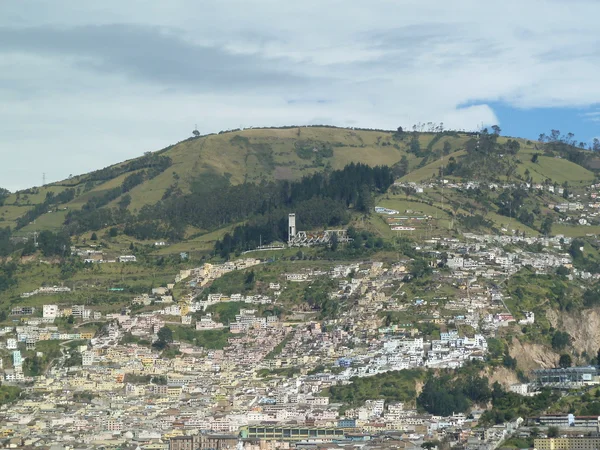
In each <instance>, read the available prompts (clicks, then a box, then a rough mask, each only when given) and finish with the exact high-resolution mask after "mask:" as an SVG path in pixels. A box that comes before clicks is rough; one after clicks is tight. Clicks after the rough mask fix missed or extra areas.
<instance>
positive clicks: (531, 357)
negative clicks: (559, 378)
mask: <svg viewBox="0 0 600 450" xmlns="http://www.w3.org/2000/svg"><path fill="white" fill-rule="evenodd" d="M510 356H512V357H513V358H516V359H517V366H518V368H519V369H521V370H522V371H523V372H525V373H528V372H529V371H531V370H533V369H538V368H548V367H556V364H557V362H558V357H559V356H558V354H557V353H556V352H554V351H553V350H552V348H550V347H546V346H545V345H541V344H534V343H531V342H521V341H519V340H518V339H517V338H513V339H512V341H511V342H510Z"/></svg>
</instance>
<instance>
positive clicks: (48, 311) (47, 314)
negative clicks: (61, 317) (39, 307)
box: [42, 305, 58, 319]
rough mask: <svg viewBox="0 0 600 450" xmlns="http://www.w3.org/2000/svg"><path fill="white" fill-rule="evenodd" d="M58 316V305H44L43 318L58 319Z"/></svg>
mask: <svg viewBox="0 0 600 450" xmlns="http://www.w3.org/2000/svg"><path fill="white" fill-rule="evenodd" d="M57 315H58V305H44V308H43V311H42V316H43V317H44V318H45V319H56V317H57Z"/></svg>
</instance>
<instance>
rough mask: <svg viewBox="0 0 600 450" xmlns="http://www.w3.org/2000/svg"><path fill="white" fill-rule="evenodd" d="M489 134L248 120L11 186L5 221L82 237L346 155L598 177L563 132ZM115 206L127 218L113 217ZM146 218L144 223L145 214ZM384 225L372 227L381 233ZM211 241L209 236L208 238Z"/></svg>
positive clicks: (463, 176) (426, 171)
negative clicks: (539, 137) (48, 180)
mask: <svg viewBox="0 0 600 450" xmlns="http://www.w3.org/2000/svg"><path fill="white" fill-rule="evenodd" d="M487 136H492V137H493V139H494V144H493V145H494V146H495V147H494V148H495V149H496V151H495V152H494V151H491V150H490V151H489V152H488V153H485V151H486V149H485V141H483V140H482V139H483V138H481V139H480V138H479V135H478V134H474V133H459V132H454V131H438V132H401V131H399V130H396V131H385V130H363V129H347V128H335V127H317V126H314V127H286V128H267V129H246V130H235V131H230V132H222V133H219V134H211V135H206V136H198V137H193V138H189V139H186V140H184V141H182V142H180V143H178V144H176V145H172V146H169V147H167V148H164V149H162V150H159V151H156V152H148V153H146V154H144V155H143V156H141V157H139V158H136V159H132V160H128V161H124V162H122V163H119V164H116V165H113V166H110V167H106V168H104V169H100V170H97V171H94V172H91V173H88V174H84V175H79V176H75V177H71V178H69V179H67V180H63V181H60V182H56V183H52V184H48V185H45V186H41V187H35V188H31V189H27V190H24V191H20V192H16V193H13V194H10V195H8V196H7V197H6V198H4V200H3V204H2V206H1V207H0V221H1V222H0V224H2V225H5V226H8V227H10V228H11V229H12V230H13V234H15V235H17V236H19V235H21V236H29V235H31V233H32V232H34V231H36V232H39V231H42V230H52V231H55V232H56V231H59V230H61V229H63V228H64V227H65V225H69V224H71V226H70V228H69V230H70V234H71V235H73V236H75V237H77V236H81V237H83V238H85V237H89V236H91V232H94V231H95V232H102V233H108V231H109V229H110V228H111V227H117V228H119V233H118V234H119V235H121V232H122V231H123V230H124V229H125V228H126V224H127V223H129V224H131V223H138V222H139V221H140V220H141V219H140V217H141V215H140V212H144V211H146V212H147V213H148V214H154V215H155V216H160V214H164V211H161V212H160V213H159V212H157V211H158V210H157V209H156V205H158V204H168V203H169V202H171V203H173V202H174V200H173V199H176V198H179V197H182V196H183V197H185V196H189V195H195V194H197V195H205V196H211V195H215V193H217V192H221V191H222V190H223V189H224V188H225V187H227V186H236V185H242V184H244V185H248V186H249V185H260V184H261V183H262V184H264V183H270V182H279V181H288V182H293V181H297V180H300V179H302V177H306V176H311V175H314V174H316V173H323V172H325V173H331V171H335V170H341V169H343V168H344V167H345V166H346V165H348V164H349V163H362V164H366V165H368V166H371V167H374V166H379V165H382V166H388V167H390V168H391V169H392V171H393V174H394V177H395V178H396V179H399V180H400V182H418V183H423V182H428V181H432V180H435V179H436V178H437V179H439V178H440V177H441V176H443V177H444V178H447V179H449V180H450V181H452V180H467V179H469V180H470V179H475V180H488V181H489V180H491V179H497V180H499V181H502V180H504V181H529V182H531V183H542V182H546V183H547V182H551V183H558V184H560V185H569V186H570V188H571V189H576V188H582V187H584V186H585V185H589V184H590V183H591V182H593V180H594V178H595V174H594V172H593V170H590V168H591V169H593V166H594V164H593V162H594V161H591V160H592V158H591V157H590V156H586V158H578V157H572V153H573V154H577V155H579V154H580V153H582V152H579V151H578V150H577V149H575V147H573V146H572V145H571V144H568V143H564V142H560V143H561V146H559V145H558V141H557V142H552V143H550V142H549V143H546V144H544V145H543V144H542V143H540V142H537V141H536V142H531V141H529V140H526V139H519V138H516V139H515V138H507V137H502V136H497V135H496V134H489V135H487ZM551 144H552V146H551ZM563 144H564V145H563ZM498 149H500V153H499V154H497V153H498V151H497V150H498ZM482 152H483V153H482ZM586 153H591V152H586ZM490 155H491V156H490ZM577 155H576V156H577ZM534 160H535V162H534ZM574 161H575V162H574ZM375 194H377V193H375ZM405 200H406V199H405ZM430 200H431V202H430V203H432V206H433V207H435V206H438V208H441V209H444V208H442V206H441V204H443V200H441V198H439V199H438V202H439V203H440V205H436V204H435V203H436V201H435V199H430ZM451 200H452V199H449V201H448V202H447V203H446V208H445V209H446V211H445V212H444V211H440V214H441V215H442V216H443V215H446V216H447V215H448V214H450V215H452V212H451V211H450V209H449V205H450V201H451ZM454 200H455V201H457V202H458V203H464V202H462V200H460V199H458V200H457V199H454ZM153 208H154V209H153ZM78 211H84V212H85V213H86V214H87V213H88V212H89V211H96V212H95V216H94V218H95V220H96V222H97V223H99V222H100V221H104V222H105V224H106V226H99V225H89V223H87V224H86V225H81V223H82V220H83V219H82V218H81V216H82V214H79V215H77V212H78ZM102 211H111V212H110V214H109V213H108V212H105V213H103V212H102ZM454 212H455V213H456V212H461V213H464V214H474V213H475V211H474V210H471V211H470V212H469V211H466V208H462V209H461V208H458V209H456V208H455V211H454ZM491 213H492V214H494V213H495V211H494V210H492V211H491ZM89 215H90V214H87V216H89ZM115 215H119V216H120V217H118V218H115ZM87 216H86V220H87V219H89V217H87ZM73 217H75V219H74V218H73ZM144 221H145V223H146V225H147V223H148V222H149V220H148V217H145V219H144ZM162 221H163V222H164V220H162ZM88 222H89V220H88ZM154 222H155V223H154V224H153V227H154V231H153V232H151V233H140V232H138V233H134V234H132V233H128V236H129V237H128V238H123V239H116V240H115V243H116V244H117V245H128V244H129V243H130V242H132V241H136V242H142V241H144V240H152V239H155V238H156V239H159V238H160V236H161V233H159V232H157V231H156V229H157V228H161V227H162V228H161V229H163V228H166V227H165V226H164V224H157V223H156V222H157V221H156V220H155V221H154ZM494 222H497V221H494ZM73 223H75V224H76V225H73ZM237 223H239V220H233V221H229V222H227V223H223V224H222V225H223V226H213V225H211V226H208V227H206V226H195V224H194V225H187V226H185V225H183V229H181V230H177V235H178V236H179V238H178V239H176V240H177V241H182V240H183V241H189V243H188V245H182V244H183V243H182V244H178V245H177V246H176V247H173V248H172V250H173V251H175V250H177V251H179V250H189V249H201V248H208V247H210V246H212V242H214V240H215V239H217V238H219V237H220V236H222V235H223V234H224V233H225V232H226V231H227V230H231V229H232V227H233V226H235V225H236V224H237ZM496 225H498V226H500V225H501V224H500V222H498V223H497V224H496ZM130 228H131V227H130ZM138 228H139V227H138ZM377 228H378V226H375V227H374V228H372V231H373V230H375V231H376V232H377ZM379 228H381V227H380V226H379ZM138 231H139V230H138ZM163 231H164V230H163ZM165 233H166V231H165ZM165 233H163V234H165ZM379 234H382V233H381V232H379ZM385 234H386V233H383V236H384V237H385ZM165 236H170V235H169V234H165ZM115 237H116V236H115ZM171 240H172V239H171ZM207 243H210V245H209V246H208V247H207V246H206V244H207Z"/></svg>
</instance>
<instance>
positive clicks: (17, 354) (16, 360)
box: [13, 350, 23, 367]
mask: <svg viewBox="0 0 600 450" xmlns="http://www.w3.org/2000/svg"><path fill="white" fill-rule="evenodd" d="M21 364H23V357H22V356H21V351H20V350H15V351H14V352H13V366H15V367H16V366H20V365H21Z"/></svg>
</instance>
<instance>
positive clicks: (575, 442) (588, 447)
mask: <svg viewBox="0 0 600 450" xmlns="http://www.w3.org/2000/svg"><path fill="white" fill-rule="evenodd" d="M533 446H534V448H536V449H537V450H596V449H598V448H600V437H560V438H540V439H534V441H533Z"/></svg>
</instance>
